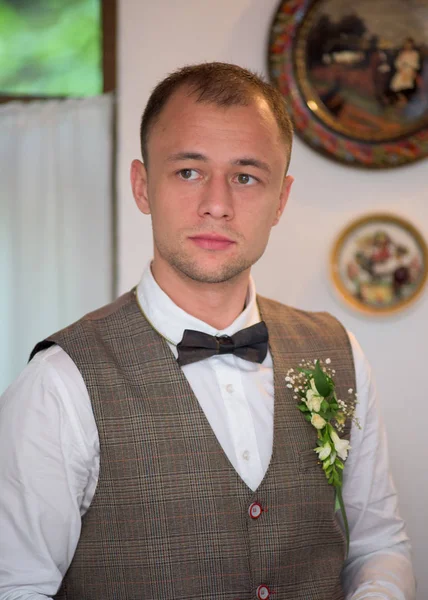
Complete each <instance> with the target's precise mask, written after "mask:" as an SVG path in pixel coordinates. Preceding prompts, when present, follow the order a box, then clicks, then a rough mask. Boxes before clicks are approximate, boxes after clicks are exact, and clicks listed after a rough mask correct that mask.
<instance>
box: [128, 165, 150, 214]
mask: <svg viewBox="0 0 428 600" xmlns="http://www.w3.org/2000/svg"><path fill="white" fill-rule="evenodd" d="M131 186H132V193H133V195H134V199H135V202H136V204H137V206H138V208H139V209H140V210H141V212H142V213H144V214H145V215H149V214H150V204H149V195H148V189H147V188H148V186H147V170H146V167H145V165H144V164H143V163H142V162H141V160H137V159H135V160H133V161H132V163H131Z"/></svg>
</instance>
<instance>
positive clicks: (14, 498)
mask: <svg viewBox="0 0 428 600" xmlns="http://www.w3.org/2000/svg"><path fill="white" fill-rule="evenodd" d="M141 143H142V154H143V159H144V164H143V163H142V162H140V161H137V160H135V161H133V163H132V168H131V181H132V189H133V193H134V197H135V200H136V203H137V206H138V208H139V209H140V210H141V211H142V212H143V213H145V214H150V215H151V217H152V223H153V238H154V257H153V261H152V263H151V265H150V266H148V267H147V269H146V270H145V272H144V275H143V278H142V281H141V282H140V284H139V285H138V286H137V288H136V289H135V290H133V291H132V292H130V293H128V294H125V295H124V296H122V297H121V298H119V300H117V301H116V302H115V303H114V304H112V305H109V306H107V307H105V308H103V309H100V310H99V311H96V312H95V313H92V314H91V315H88V316H86V317H85V318H83V319H82V320H81V321H79V322H78V323H76V324H74V325H71V326H70V327H69V328H67V329H65V330H63V331H62V332H59V333H58V334H55V335H54V336H52V337H51V338H49V340H47V341H45V342H43V343H42V344H39V345H38V346H37V347H36V349H35V350H34V352H33V358H32V360H31V362H30V363H29V365H28V366H27V368H26V369H25V370H24V372H23V373H22V375H21V377H20V378H19V379H18V381H17V382H15V384H13V385H12V386H11V388H9V390H8V391H7V392H6V394H5V397H4V398H3V401H2V421H1V425H0V427H1V430H0V434H1V437H0V444H1V448H0V457H1V458H0V461H1V467H0V469H1V471H0V473H1V477H2V496H1V499H0V510H1V513H0V519H1V522H0V525H1V531H2V538H1V542H0V544H1V546H0V599H1V600H6V599H7V600H11V599H12V598H13V599H14V600H16V599H18V598H20V599H23V598H27V599H28V598H31V599H32V600H35V599H36V598H43V597H46V596H51V595H53V596H55V597H57V598H69V599H75V598H76V599H77V598H78V599H79V600H82V599H85V600H91V599H96V600H98V599H99V600H101V599H103V600H106V599H115V600H117V599H159V598H168V599H173V598H174V599H196V598H204V599H208V598H210V599H213V598H218V599H220V598H221V599H230V600H232V599H241V600H244V599H250V598H261V599H266V598H270V597H273V598H275V597H276V598H278V599H279V598H286V599H289V600H303V599H304V600H315V599H317V600H339V599H342V598H345V597H346V598H352V599H353V600H362V599H363V598H377V599H390V600H392V598H394V599H400V600H404V599H406V600H412V599H413V598H414V582H413V575H412V568H411V564H410V558H409V555H410V548H409V541H408V538H407V536H406V533H405V531H404V525H403V523H402V520H401V519H400V517H399V514H398V511H397V502H396V495H395V491H394V489H393V487H392V484H391V480H390V477H389V473H388V463H387V454H386V448H385V441H384V433H383V429H382V427H381V425H380V423H379V417H378V415H377V411H376V407H375V404H374V388H373V383H372V380H371V377H370V371H369V367H368V365H367V362H366V360H365V358H364V356H363V354H362V352H361V349H360V348H359V346H358V344H357V342H356V341H355V339H354V338H353V337H352V336H351V335H348V334H347V333H346V332H345V331H344V329H343V328H342V326H341V325H340V324H338V323H337V321H335V320H334V319H333V318H332V317H330V316H329V315H325V314H316V313H313V314H312V313H304V312H302V311H298V310H295V309H291V308H288V307H285V306H282V305H280V304H278V303H276V302H273V301H270V300H267V299H264V298H261V297H259V296H257V297H256V294H255V287H254V283H253V281H252V279H251V278H250V269H251V266H252V265H253V264H254V263H255V262H256V261H257V260H258V259H259V258H260V256H261V255H262V254H263V251H264V249H265V246H266V244H267V241H268V237H269V233H270V230H271V227H272V226H273V225H275V224H276V223H278V221H279V219H280V217H281V215H282V212H283V210H284V207H285V205H286V202H287V199H288V195H289V192H290V188H291V184H292V178H291V177H290V176H289V175H287V169H288V163H289V159H290V151H291V125H290V121H289V118H288V116H287V113H286V111H285V108H284V104H283V100H282V98H281V96H280V95H279V93H278V92H277V91H276V90H275V89H273V88H272V87H271V86H269V85H268V84H266V83H264V82H262V81H261V80H260V79H259V78H258V77H256V76H255V75H253V74H251V73H250V72H248V71H246V70H244V69H241V68H239V67H237V66H233V65H226V64H221V63H212V64H203V65H198V66H193V67H186V68H184V69H182V70H180V71H178V72H176V73H174V74H172V75H171V76H170V77H168V78H167V79H166V80H164V81H163V82H161V83H160V84H159V85H158V86H157V88H156V89H155V90H154V92H153V93H152V96H151V98H150V100H149V102H148V105H147V107H146V110H145V112H144V115H143V119H142V125H141ZM261 319H263V320H264V322H265V323H266V326H267V330H268V334H269V349H268V348H267V345H266V341H267V338H266V331H265V328H264V325H263V324H262V323H260V321H261ZM250 327H251V329H249V328H250ZM203 334H208V336H212V337H206V336H205V337H204V335H203ZM232 336H233V337H232ZM192 346H193V347H192ZM204 346H206V347H205V349H204ZM234 350H236V352H238V353H237V354H234V353H232V351H234ZM327 357H328V358H330V359H331V361H332V365H333V366H334V368H335V370H336V375H335V378H336V386H337V389H338V391H339V393H340V394H345V393H346V390H347V389H348V387H352V388H354V389H355V385H356V386H357V390H358V393H359V406H358V416H359V418H360V421H361V424H362V429H361V430H359V429H356V428H354V427H353V429H352V432H351V445H352V450H351V453H350V457H349V459H348V461H347V463H346V466H345V481H344V487H343V494H344V498H345V504H346V510H347V514H348V519H349V526H350V549H349V554H348V557H347V558H346V560H345V557H346V541H345V535H344V530H343V524H342V521H341V519H340V516H338V513H336V512H335V501H334V489H333V488H332V487H331V486H330V485H329V484H328V483H327V480H326V478H325V476H324V473H323V470H322V468H321V467H320V465H319V464H318V463H317V460H316V455H315V453H314V447H315V445H316V431H315V429H314V428H313V427H312V426H311V424H310V423H307V421H306V420H305V419H304V418H303V417H302V415H301V413H300V412H299V411H298V410H297V406H296V400H295V399H294V398H293V392H292V390H290V389H289V388H288V387H287V384H286V381H285V376H286V373H287V370H288V369H289V368H290V367H294V366H296V365H297V364H298V363H299V362H300V360H303V359H307V360H311V361H312V360H315V359H317V358H319V359H326V358H327ZM176 359H177V360H176ZM354 361H355V369H354ZM355 382H356V384H355ZM274 404H275V410H274ZM274 414H275V418H274ZM348 425H349V424H348ZM58 588H60V591H59V592H58V594H57V590H58Z"/></svg>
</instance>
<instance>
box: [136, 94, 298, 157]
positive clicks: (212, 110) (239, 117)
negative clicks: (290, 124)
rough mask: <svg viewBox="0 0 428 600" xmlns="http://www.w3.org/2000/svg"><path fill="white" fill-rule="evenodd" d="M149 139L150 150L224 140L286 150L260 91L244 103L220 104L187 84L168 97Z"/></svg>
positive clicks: (230, 143) (213, 143) (235, 143)
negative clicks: (200, 95) (202, 98)
mask: <svg viewBox="0 0 428 600" xmlns="http://www.w3.org/2000/svg"><path fill="white" fill-rule="evenodd" d="M233 141H234V144H233V143H232V142H233ZM148 142H149V143H148V146H149V152H150V150H151V149H152V148H153V149H154V150H156V149H158V150H161V149H162V148H165V149H166V147H171V146H174V145H177V146H180V145H185V146H186V145H189V144H190V145H193V144H202V145H210V144H211V145H215V144H216V143H218V144H222V143H223V144H225V143H226V142H227V143H228V146H229V147H230V146H231V145H235V146H239V145H242V144H245V146H246V147H248V146H254V148H259V151H260V152H262V151H263V152H266V151H268V150H269V149H272V151H274V152H278V151H279V150H280V151H281V154H283V153H284V150H288V149H287V148H286V144H285V142H284V141H283V137H282V135H281V131H280V129H279V126H278V123H277V121H276V119H275V116H274V115H273V113H272V110H271V108H270V106H269V104H268V102H267V101H266V100H265V99H264V98H263V97H262V96H261V95H255V96H254V97H253V98H252V99H251V100H250V101H249V103H248V104H247V105H245V106H242V105H232V106H219V105H217V104H215V103H213V102H205V101H203V102H198V101H197V99H196V97H195V95H194V94H192V93H191V92H189V90H188V89H187V88H184V89H179V90H177V91H176V92H175V93H174V94H173V95H172V96H171V98H170V99H169V100H168V102H167V103H166V105H165V106H164V108H163V110H162V111H161V113H160V115H159V117H158V119H157V121H156V122H155V123H154V125H153V127H152V131H151V132H150V135H149V140H148ZM180 149H181V148H180Z"/></svg>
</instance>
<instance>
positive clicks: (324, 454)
mask: <svg viewBox="0 0 428 600" xmlns="http://www.w3.org/2000/svg"><path fill="white" fill-rule="evenodd" d="M315 452H316V453H317V454H318V458H319V459H320V460H325V459H326V458H328V457H329V456H330V453H331V445H330V442H326V443H325V444H324V445H323V446H318V448H315Z"/></svg>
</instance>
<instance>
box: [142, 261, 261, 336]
mask: <svg viewBox="0 0 428 600" xmlns="http://www.w3.org/2000/svg"><path fill="white" fill-rule="evenodd" d="M151 269H152V274H153V277H154V278H155V280H156V283H157V284H158V285H159V287H160V288H161V289H162V290H163V291H164V292H165V294H167V295H168V296H169V297H170V298H171V300H172V301H173V302H174V303H175V304H176V305H177V306H178V307H180V308H181V309H182V310H184V311H185V312H187V313H188V314H189V315H192V316H193V317H196V318H197V319H200V320H201V321H204V323H208V325H211V327H214V328H215V329H218V330H220V331H221V330H222V329H226V327H228V326H229V325H230V324H231V323H233V321H234V320H235V319H236V318H237V317H238V315H240V313H241V312H242V311H243V310H244V306H245V299H246V297H247V292H248V285H249V278H250V269H247V270H246V271H244V272H243V273H240V274H239V275H238V276H237V277H235V278H233V279H231V280H229V281H225V282H223V283H203V282H199V281H194V280H193V279H190V278H189V277H187V276H186V275H181V276H180V275H179V274H178V273H176V272H175V271H174V270H171V271H168V273H165V272H164V271H163V269H158V268H157V266H156V261H154V262H153V263H152V265H151Z"/></svg>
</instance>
